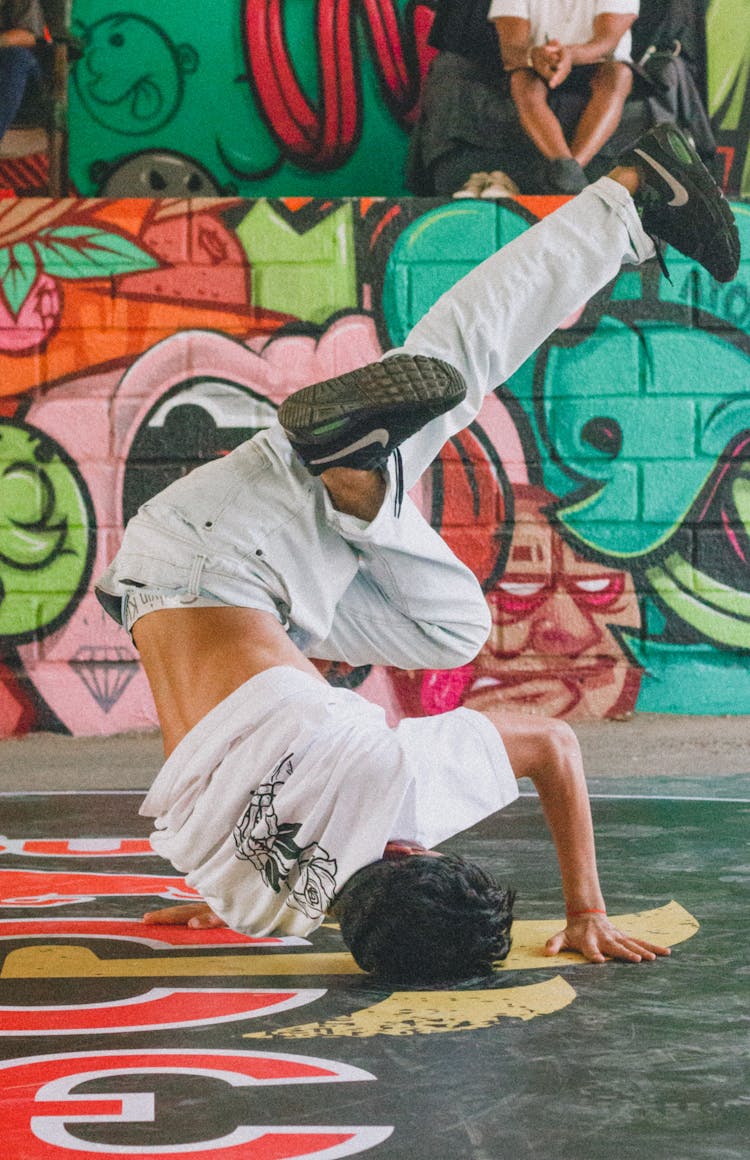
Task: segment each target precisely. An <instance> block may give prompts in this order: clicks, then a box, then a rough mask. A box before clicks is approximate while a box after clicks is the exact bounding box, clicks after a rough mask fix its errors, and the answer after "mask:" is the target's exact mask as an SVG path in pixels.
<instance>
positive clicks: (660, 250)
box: [648, 234, 674, 286]
mask: <svg viewBox="0 0 750 1160" xmlns="http://www.w3.org/2000/svg"><path fill="white" fill-rule="evenodd" d="M648 236H649V237H650V238H651V241H652V242H653V243H654V250H655V251H656V260H657V262H658V263H659V269H660V270H661V272H662V274H663V275H664V277H665V278H666V279H667V281H668V282H669V284H670V285H671V286H673V285H674V283H673V282H672V275H671V274H670V273H669V270H668V269H667V263H666V259H665V257H664V242H663V241H662V240H661V238H657V237H654V235H653V234H649V235H648Z"/></svg>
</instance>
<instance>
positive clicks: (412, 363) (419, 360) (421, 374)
mask: <svg viewBox="0 0 750 1160" xmlns="http://www.w3.org/2000/svg"><path fill="white" fill-rule="evenodd" d="M465 395H466V384H465V383H464V380H463V378H462V376H461V375H460V374H459V372H458V371H457V370H456V368H455V367H453V366H451V365H450V363H446V362H442V360H440V359H434V358H427V357H425V356H423V355H415V356H411V355H393V356H392V357H391V358H386V359H383V361H382V362H377V363H370V364H369V365H368V366H365V367H360V368H358V369H357V370H354V371H349V372H348V373H347V374H345V375H339V376H338V377H337V378H333V379H326V380H324V381H323V382H321V383H314V384H313V385H312V386H310V387H304V388H303V389H302V390H300V391H296V392H295V393H294V394H293V395H290V396H289V398H288V399H286V400H285V401H284V402H283V403H282V404H281V406H280V407H279V411H278V419H279V422H280V423H281V426H282V427H283V428H284V430H285V432H286V434H287V437H288V438H289V441H290V443H291V444H292V446H293V447H294V448H295V450H296V451H297V452H298V454H299V455H300V456H301V458H302V459H303V461H304V463H305V464H306V466H307V468H308V470H309V471H310V472H312V474H320V472H322V471H325V470H326V469H327V468H330V467H356V468H358V469H359V470H369V469H371V468H373V467H376V466H381V465H382V464H383V463H384V462H385V461H386V460H387V458H388V456H389V455H390V453H391V452H392V451H393V450H394V449H395V448H396V447H398V446H399V444H401V443H403V441H404V440H405V439H408V438H409V436H410V435H413V434H415V432H417V431H419V430H420V428H422V427H423V426H424V425H425V423H429V421H430V420H431V419H434V418H437V416H438V415H442V414H444V412H446V411H450V410H452V409H453V408H454V407H455V406H457V405H458V403H460V402H461V401H462V399H463V398H464V397H465Z"/></svg>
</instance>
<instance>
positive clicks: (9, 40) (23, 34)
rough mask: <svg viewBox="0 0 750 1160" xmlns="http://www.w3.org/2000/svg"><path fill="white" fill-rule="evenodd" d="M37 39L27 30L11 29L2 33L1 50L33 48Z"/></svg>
mask: <svg viewBox="0 0 750 1160" xmlns="http://www.w3.org/2000/svg"><path fill="white" fill-rule="evenodd" d="M35 44H36V37H35V36H34V33H33V32H27V30H26V29H25V28H9V29H7V31H6V32H0V48H33V47H34V45H35Z"/></svg>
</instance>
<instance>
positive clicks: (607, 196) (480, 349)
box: [384, 171, 654, 490]
mask: <svg viewBox="0 0 750 1160" xmlns="http://www.w3.org/2000/svg"><path fill="white" fill-rule="evenodd" d="M615 172H617V171H615ZM634 188H637V181H636V183H635V185H634ZM653 253H654V244H653V242H652V241H651V239H650V238H649V237H648V236H647V235H646V234H645V233H644V231H643V228H642V226H641V223H640V219H639V217H638V213H637V211H636V208H635V205H634V203H633V200H632V197H631V196H630V193H629V192H628V189H627V188H626V187H625V185H623V184H622V183H621V182H620V180H613V179H612V178H611V177H605V178H601V179H600V180H599V181H598V182H596V183H595V184H594V185H591V186H589V187H588V189H586V190H584V191H583V193H581V194H579V195H578V197H576V198H573V199H572V200H571V201H569V202H567V203H566V204H565V205H563V206H561V207H560V208H559V209H557V210H555V212H554V213H551V214H549V216H548V217H546V218H543V219H542V220H541V221H539V222H537V223H536V224H535V225H534V226H532V227H531V229H529V230H527V231H526V232H525V233H524V234H521V235H520V236H519V237H517V238H514V239H513V241H511V242H509V243H508V244H507V245H505V246H503V248H502V249H501V250H498V251H497V253H495V254H492V255H491V256H490V257H489V258H487V259H486V260H485V261H484V262H482V263H481V264H480V265H479V266H477V267H475V269H474V270H472V271H471V272H470V273H469V274H467V275H466V276H465V277H464V278H462V279H461V281H460V282H457V283H456V285H455V286H453V287H452V288H451V289H450V290H448V291H446V293H445V294H443V296H442V297H441V298H440V299H439V300H438V301H437V302H436V303H435V305H434V306H433V307H432V308H431V309H430V310H429V311H428V312H427V314H426V315H425V316H424V317H423V318H422V319H421V320H420V321H419V322H418V323H417V324H416V326H414V327H413V329H412V330H411V331H410V333H409V335H408V336H407V338H406V340H405V342H404V345H403V347H402V348H400V350H399V351H392V352H389V353H388V354H387V355H385V356H384V357H385V358H389V357H391V356H392V355H393V354H397V353H403V352H407V353H409V354H412V355H428V356H431V357H434V358H439V359H443V360H445V362H447V363H450V364H451V365H452V366H454V367H456V369H457V370H458V371H459V372H460V373H461V374H462V375H463V377H464V379H465V381H466V386H467V391H466V397H465V399H464V401H463V402H462V403H460V404H459V405H458V406H457V407H455V408H453V410H451V411H449V412H447V413H446V414H444V415H441V416H440V417H439V418H437V419H434V420H433V421H432V422H430V423H428V424H427V425H426V426H425V427H424V428H423V429H422V430H421V431H419V432H418V433H417V434H416V435H413V436H412V437H411V438H410V439H408V440H406V442H405V443H404V444H403V446H402V448H401V450H402V454H403V461H404V483H405V486H406V488H407V490H408V488H410V487H412V486H413V485H414V483H416V481H417V479H419V477H420V475H422V473H423V472H424V471H425V469H426V468H427V467H428V466H429V464H430V463H432V461H433V459H434V458H435V456H436V455H437V454H438V453H439V451H440V450H441V448H442V447H443V445H444V444H445V443H446V442H447V441H448V439H450V437H451V436H452V435H455V434H456V433H457V432H458V431H461V430H463V428H464V427H467V426H468V425H469V424H470V423H471V422H473V420H474V419H475V418H476V416H477V414H478V413H479V410H480V408H481V406H482V403H483V401H484V397H485V395H487V394H488V393H489V392H490V391H492V390H494V389H495V387H497V386H499V385H500V384H502V383H504V382H506V381H507V380H508V379H509V378H510V376H511V375H512V374H513V373H514V372H515V371H516V370H517V369H518V368H519V367H520V366H521V364H522V363H523V362H525V360H526V359H527V358H528V357H529V356H530V355H531V354H533V353H534V351H535V350H537V348H538V347H539V346H541V344H542V343H543V342H544V340H545V339H546V338H547V337H548V336H549V335H550V334H551V333H552V331H553V330H555V329H556V327H558V326H559V325H560V323H561V322H562V321H563V320H564V319H566V318H568V317H569V316H570V315H571V314H572V313H573V312H574V311H575V310H577V309H579V308H580V307H581V306H583V305H584V304H585V303H586V302H587V301H588V299H589V298H591V297H592V296H593V295H594V294H595V293H596V292H597V291H598V290H600V289H601V288H602V287H603V286H606V284H607V283H608V282H610V281H611V280H612V279H613V278H614V277H615V276H616V274H617V273H618V272H619V270H620V267H621V265H622V263H623V262H635V263H640V262H643V261H645V259H647V258H649V257H651V256H652V255H653Z"/></svg>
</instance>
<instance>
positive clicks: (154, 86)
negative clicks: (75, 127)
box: [74, 13, 198, 136]
mask: <svg viewBox="0 0 750 1160" xmlns="http://www.w3.org/2000/svg"><path fill="white" fill-rule="evenodd" d="M84 40H85V52H84V55H83V57H82V59H81V60H80V61H79V62H78V65H77V66H76V70H75V74H74V79H75V85H76V89H77V91H78V95H79V97H80V98H81V101H82V102H83V104H84V106H85V108H86V111H87V112H88V114H89V115H90V116H91V117H93V119H94V120H95V121H97V122H98V123H99V124H100V125H103V126H104V127H105V128H107V129H112V130H114V131H115V132H117V133H123V134H126V135H129V136H140V135H141V134H143V133H152V132H153V131H154V130H155V129H160V128H162V127H163V126H164V125H166V124H167V123H168V122H169V121H170V120H171V119H172V117H173V116H174V115H175V113H176V112H177V110H178V109H179V107H180V105H181V103H182V98H183V94H184V89H185V77H186V76H188V75H189V74H190V73H194V72H195V71H196V69H197V67H198V54H197V53H196V51H195V49H194V48H192V47H191V46H190V45H188V44H180V45H176V44H174V43H173V41H172V40H170V38H169V37H168V36H166V35H165V34H164V32H162V30H161V28H160V27H159V25H158V24H154V23H153V21H151V20H147V19H146V18H145V17H141V16H130V15H126V14H123V13H119V14H115V15H114V16H108V17H106V18H105V19H104V20H100V21H98V23H96V24H92V25H91V27H90V28H88V29H87V30H86V33H85V37H84Z"/></svg>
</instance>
